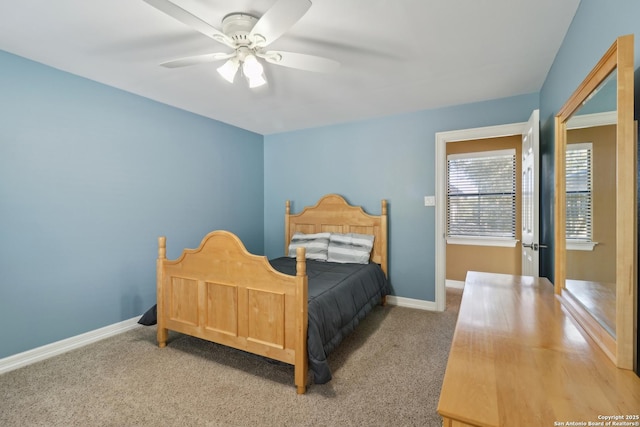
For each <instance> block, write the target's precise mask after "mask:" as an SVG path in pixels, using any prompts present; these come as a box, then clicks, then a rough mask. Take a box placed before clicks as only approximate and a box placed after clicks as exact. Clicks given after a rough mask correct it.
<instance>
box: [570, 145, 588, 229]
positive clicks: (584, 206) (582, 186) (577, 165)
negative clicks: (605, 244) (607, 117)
mask: <svg viewBox="0 0 640 427" xmlns="http://www.w3.org/2000/svg"><path fill="white" fill-rule="evenodd" d="M591 151H592V145H591V143H582V144H567V155H566V176H567V184H566V185H567V211H566V221H567V226H566V230H567V239H572V240H581V241H591V240H592V233H591V213H592V206H591V205H592V203H591V183H592V181H591V175H592V173H591V172H592V167H593V166H592V158H591Z"/></svg>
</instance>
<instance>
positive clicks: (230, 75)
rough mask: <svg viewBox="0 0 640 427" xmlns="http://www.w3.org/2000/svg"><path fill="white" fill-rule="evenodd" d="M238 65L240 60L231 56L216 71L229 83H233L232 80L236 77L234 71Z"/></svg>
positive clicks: (235, 71)
mask: <svg viewBox="0 0 640 427" xmlns="http://www.w3.org/2000/svg"><path fill="white" fill-rule="evenodd" d="M239 67H240V62H239V61H238V58H236V57H233V58H231V59H229V60H228V61H227V62H225V63H224V64H223V65H222V66H220V67H218V69H217V70H218V73H219V74H220V75H221V76H222V77H223V78H224V79H225V80H226V81H228V82H229V83H233V80H234V79H235V77H236V73H237V72H238V68H239Z"/></svg>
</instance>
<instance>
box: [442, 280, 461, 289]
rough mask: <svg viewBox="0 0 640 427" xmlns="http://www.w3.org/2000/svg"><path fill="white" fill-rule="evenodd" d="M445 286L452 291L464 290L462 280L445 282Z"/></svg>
mask: <svg viewBox="0 0 640 427" xmlns="http://www.w3.org/2000/svg"><path fill="white" fill-rule="evenodd" d="M445 286H446V287H447V288H453V289H464V282H463V281H462V280H447V281H446V282H445Z"/></svg>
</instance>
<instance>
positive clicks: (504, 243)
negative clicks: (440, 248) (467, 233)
mask: <svg viewBox="0 0 640 427" xmlns="http://www.w3.org/2000/svg"><path fill="white" fill-rule="evenodd" d="M517 243H518V240H517V239H498V238H490V237H485V238H480V237H479V238H471V237H447V244H449V245H467V246H499V247H504V248H515V247H516V244H517Z"/></svg>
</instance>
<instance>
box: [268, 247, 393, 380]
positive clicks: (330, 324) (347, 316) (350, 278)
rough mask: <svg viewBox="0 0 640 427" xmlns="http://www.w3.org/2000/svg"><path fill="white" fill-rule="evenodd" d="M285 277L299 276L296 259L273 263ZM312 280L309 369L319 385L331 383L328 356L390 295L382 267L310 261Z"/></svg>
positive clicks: (371, 264) (308, 338) (310, 289)
mask: <svg viewBox="0 0 640 427" xmlns="http://www.w3.org/2000/svg"><path fill="white" fill-rule="evenodd" d="M269 262H270V263H271V265H272V266H273V268H275V269H276V270H278V271H279V272H281V273H285V274H290V275H295V274H296V260H295V258H288V257H282V258H276V259H272V260H270V261H269ZM307 276H308V278H309V329H308V332H307V351H308V353H309V369H311V371H312V372H313V379H314V382H315V383H316V384H324V383H326V382H328V381H329V380H331V370H330V369H329V365H328V364H327V356H328V355H329V353H331V351H332V350H333V349H334V348H336V347H337V346H338V344H340V343H341V342H342V340H343V339H344V338H345V337H346V336H347V335H348V334H349V333H350V332H351V331H353V330H354V329H355V327H356V326H357V325H358V324H359V323H360V321H361V320H362V319H364V317H365V316H366V315H367V314H368V313H369V312H370V311H371V310H373V308H374V307H375V306H376V305H377V304H379V303H380V300H381V298H382V297H383V296H385V295H387V294H388V293H389V283H388V281H387V278H386V277H385V275H384V273H383V272H382V269H381V268H380V266H379V265H378V264H375V263H370V264H337V263H332V262H320V261H313V260H307Z"/></svg>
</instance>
